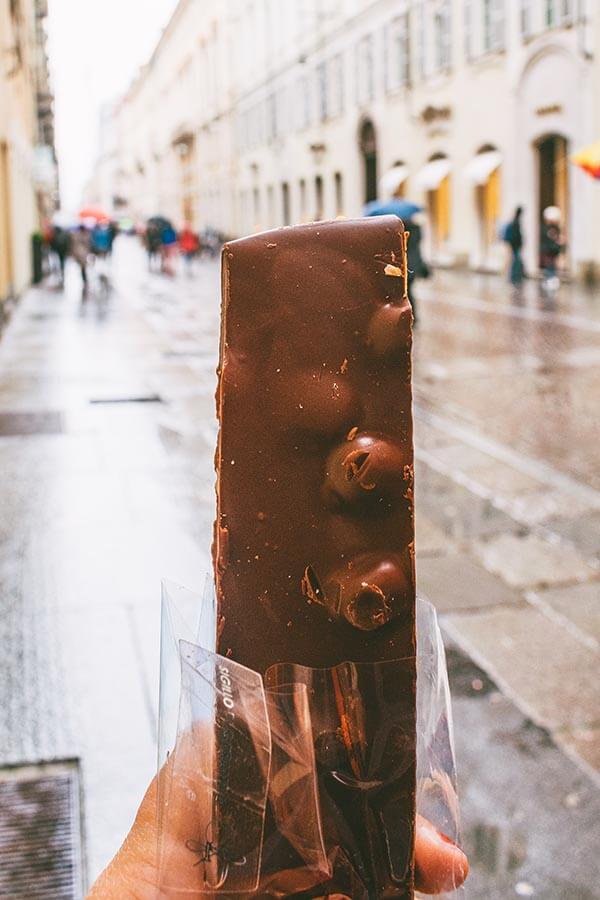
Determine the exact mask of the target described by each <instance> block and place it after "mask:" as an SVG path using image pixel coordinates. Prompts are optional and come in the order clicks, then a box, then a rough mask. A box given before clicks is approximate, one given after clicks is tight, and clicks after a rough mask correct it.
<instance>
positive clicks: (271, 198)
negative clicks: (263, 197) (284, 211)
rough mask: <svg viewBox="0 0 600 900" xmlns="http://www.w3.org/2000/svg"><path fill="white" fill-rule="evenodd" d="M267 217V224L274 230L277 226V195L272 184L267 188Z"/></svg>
mask: <svg viewBox="0 0 600 900" xmlns="http://www.w3.org/2000/svg"><path fill="white" fill-rule="evenodd" d="M267 215H268V217H269V220H268V223H267V224H268V226H269V228H273V226H274V225H275V195H274V193H273V185H272V184H270V185H269V186H268V187H267Z"/></svg>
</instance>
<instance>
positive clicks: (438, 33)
mask: <svg viewBox="0 0 600 900" xmlns="http://www.w3.org/2000/svg"><path fill="white" fill-rule="evenodd" d="M433 27H434V47H435V68H436V71H437V72H443V71H444V70H446V69H449V68H450V64H451V55H452V44H451V41H452V34H451V23H450V4H449V3H448V2H447V0H446V2H444V3H443V4H442V5H441V6H440V7H439V9H438V11H437V12H436V14H435V18H434V24H433Z"/></svg>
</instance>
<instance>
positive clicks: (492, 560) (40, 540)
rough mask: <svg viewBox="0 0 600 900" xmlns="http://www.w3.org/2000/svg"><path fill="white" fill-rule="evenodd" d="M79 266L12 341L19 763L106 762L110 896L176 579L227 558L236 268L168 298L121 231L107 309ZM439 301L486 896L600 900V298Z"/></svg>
mask: <svg viewBox="0 0 600 900" xmlns="http://www.w3.org/2000/svg"><path fill="white" fill-rule="evenodd" d="M68 274H69V278H68V283H67V290H66V291H65V293H64V294H62V293H60V292H58V291H55V290H52V289H49V288H44V289H39V290H37V289H36V290H34V291H31V292H30V293H29V294H28V295H27V297H26V298H25V299H24V300H23V302H22V303H21V304H20V306H19V308H18V309H17V311H16V313H15V315H14V318H13V320H12V322H11V324H10V326H9V328H8V330H7V331H6V332H5V334H4V335H3V337H2V340H1V341H0V471H1V472H2V479H1V480H0V508H1V509H2V516H1V519H0V538H1V541H0V635H1V639H2V648H3V652H2V654H1V656H0V763H1V764H12V763H21V762H29V763H31V762H36V761H38V760H52V759H63V758H69V759H70V758H74V757H77V758H79V759H80V760H81V769H82V777H83V785H84V813H85V821H86V845H87V861H88V876H89V879H90V880H91V879H92V878H93V877H94V876H95V875H96V874H97V872H98V871H99V869H100V868H101V867H102V866H103V864H104V863H105V862H106V860H107V859H108V858H109V857H110V855H111V854H112V853H113V852H114V850H115V849H116V847H117V846H118V844H119V842H120V840H121V838H122V836H123V834H124V832H125V830H126V828H127V826H128V823H129V821H130V819H131V816H132V814H133V812H134V810H135V808H136V806H137V803H138V802H139V799H140V797H141V795H142V792H143V790H144V787H145V785H146V784H147V782H148V780H149V779H150V777H151V775H152V774H153V771H154V768H155V759H156V754H155V730H156V697H157V681H158V652H157V647H158V610H159V593H160V579H161V578H162V577H168V578H171V579H172V580H174V581H176V582H179V583H182V584H185V585H186V586H188V587H190V588H192V589H196V590H199V591H200V590H201V589H202V585H203V575H204V572H206V571H208V569H209V566H210V531H211V525H212V517H213V480H214V476H213V471H212V457H213V448H214V440H215V424H214V413H213V408H214V407H213V392H214V368H215V363H216V353H217V333H218V320H219V308H218V278H219V268H218V263H216V262H208V261H207V262H202V263H201V264H199V265H198V266H197V269H196V271H195V273H194V276H193V277H187V276H186V275H185V274H183V273H182V274H180V275H179V276H178V277H177V278H176V279H175V280H174V281H170V280H166V279H165V278H163V277H162V276H160V275H158V274H149V273H148V272H147V270H146V267H145V261H144V259H143V256H142V253H141V251H140V250H139V248H138V246H137V244H136V242H135V240H134V239H128V238H121V239H119V241H118V242H117V245H116V251H115V258H114V260H113V280H114V283H115V286H116V291H115V293H114V295H113V296H112V297H111V299H110V301H109V303H108V304H107V305H103V304H98V303H96V302H95V301H93V300H90V301H89V302H88V304H87V306H86V307H82V306H81V305H80V303H79V295H78V292H79V284H78V280H77V275H76V273H75V271H74V270H71V271H69V273H68ZM418 288H419V296H420V313H421V320H420V324H419V330H418V333H417V338H416V346H415V381H416V408H415V412H416V417H417V433H416V449H417V475H418V497H417V503H418V520H417V532H418V534H417V538H418V540H417V550H418V576H419V586H420V590H421V592H422V593H424V594H426V595H427V596H428V597H429V598H430V599H431V600H432V601H433V602H434V603H435V604H436V605H437V607H438V609H439V610H440V612H441V613H442V622H443V626H444V629H445V633H446V636H447V640H448V646H449V662H450V671H451V678H452V682H453V688H454V698H455V699H454V706H455V724H456V742H457V754H458V763H459V776H460V780H461V788H462V801H463V810H464V825H465V840H466V843H467V847H468V849H469V852H470V854H471V858H472V862H473V874H472V877H471V878H470V885H469V888H468V890H467V892H466V896H467V897H469V898H472V900H501V898H502V900H504V898H507V897H511V896H523V897H539V898H544V900H559V898H581V900H584V898H600V887H599V886H598V885H600V859H599V857H598V852H597V844H598V821H600V789H599V787H598V784H600V780H599V778H598V774H597V773H598V770H600V709H599V702H598V690H597V684H598V675H599V669H600V666H599V658H600V656H599V648H600V613H599V606H600V580H599V577H600V571H599V564H600V462H599V458H598V453H597V449H596V444H597V440H596V431H597V425H596V423H597V421H598V407H599V405H600V401H599V397H600V391H599V388H600V295H597V296H596V297H593V296H590V295H587V294H585V293H583V292H579V291H576V290H573V289H569V288H563V289H562V290H561V292H560V294H559V296H558V297H557V298H556V300H554V301H552V302H549V301H545V300H543V298H540V297H539V296H538V294H537V290H536V286H535V285H534V284H531V285H528V286H527V291H526V293H525V296H524V297H523V298H521V299H520V300H519V301H518V302H514V301H511V299H510V296H509V294H508V291H507V290H506V289H505V287H504V285H503V284H502V283H500V281H499V280H498V279H494V278H489V277H488V278H486V277H475V276H473V277H463V276H458V275H456V274H451V273H440V274H438V275H437V276H436V278H435V279H434V280H433V281H431V282H427V283H421V284H419V285H418Z"/></svg>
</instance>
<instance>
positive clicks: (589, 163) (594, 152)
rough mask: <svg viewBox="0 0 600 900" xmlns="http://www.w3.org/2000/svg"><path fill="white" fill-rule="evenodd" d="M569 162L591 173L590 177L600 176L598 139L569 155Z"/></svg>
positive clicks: (599, 143)
mask: <svg viewBox="0 0 600 900" xmlns="http://www.w3.org/2000/svg"><path fill="white" fill-rule="evenodd" d="M571 162H574V163H575V165H576V166H579V168H580V169H583V171H584V172H587V173H588V175H591V176H592V178H600V141H596V143H595V144H590V146H589V147H584V148H583V150H580V151H579V152H578V153H575V154H574V155H573V156H572V157H571Z"/></svg>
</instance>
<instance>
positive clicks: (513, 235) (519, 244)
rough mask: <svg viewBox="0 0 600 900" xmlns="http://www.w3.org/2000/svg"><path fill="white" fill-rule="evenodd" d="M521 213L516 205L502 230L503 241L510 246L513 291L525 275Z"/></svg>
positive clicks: (518, 288)
mask: <svg viewBox="0 0 600 900" xmlns="http://www.w3.org/2000/svg"><path fill="white" fill-rule="evenodd" d="M522 215H523V207H522V206H517V208H516V210H515V214H514V216H513V217H512V219H511V220H510V222H509V223H508V225H507V226H506V228H505V230H504V241H505V243H507V244H508V246H509V247H510V252H511V260H510V274H509V278H510V283H511V284H512V286H513V288H514V289H515V292H519V291H520V290H521V287H522V285H523V279H524V277H525V268H524V266H523V256H522V253H523V229H522V227H521V216H522Z"/></svg>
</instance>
